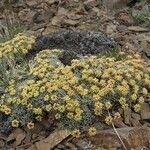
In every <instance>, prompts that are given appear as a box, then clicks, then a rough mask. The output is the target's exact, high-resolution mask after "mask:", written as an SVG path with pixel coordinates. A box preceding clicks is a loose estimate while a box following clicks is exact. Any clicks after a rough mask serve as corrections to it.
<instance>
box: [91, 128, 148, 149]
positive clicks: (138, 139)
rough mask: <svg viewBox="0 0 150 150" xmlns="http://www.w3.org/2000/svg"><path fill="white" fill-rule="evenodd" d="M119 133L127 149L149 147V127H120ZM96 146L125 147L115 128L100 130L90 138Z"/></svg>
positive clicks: (107, 147)
mask: <svg viewBox="0 0 150 150" xmlns="http://www.w3.org/2000/svg"><path fill="white" fill-rule="evenodd" d="M117 132H118V134H119V135H120V137H121V139H122V140H123V142H124V144H125V146H126V148H127V149H130V150H131V149H136V148H139V147H140V148H142V147H143V146H145V147H149V139H150V130H149V129H148V128H132V127H127V128H119V129H117ZM88 139H89V140H90V141H91V142H92V144H94V145H96V148H97V147H98V148H105V149H113V148H116V149H117V148H118V149H123V147H122V145H121V143H120V140H119V138H118V136H117V135H116V133H115V132H114V130H113V129H110V130H103V131H99V132H98V133H97V135H96V136H94V137H89V138H88Z"/></svg>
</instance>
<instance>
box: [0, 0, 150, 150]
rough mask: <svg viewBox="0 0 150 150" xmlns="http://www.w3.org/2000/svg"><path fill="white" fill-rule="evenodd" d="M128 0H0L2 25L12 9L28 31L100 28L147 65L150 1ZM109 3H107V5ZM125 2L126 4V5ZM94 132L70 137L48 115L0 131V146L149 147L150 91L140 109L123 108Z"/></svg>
mask: <svg viewBox="0 0 150 150" xmlns="http://www.w3.org/2000/svg"><path fill="white" fill-rule="evenodd" d="M130 2H131V0H124V1H119V0H111V1H110V0H106V1H100V0H81V1H80V0H18V1H16V2H15V1H14V0H12V1H11V3H12V4H11V5H8V6H7V10H6V6H5V5H4V1H3V0H2V1H1V2H0V9H1V13H0V25H1V26H0V27H1V29H3V28H5V26H3V22H4V20H5V14H6V12H7V13H9V14H10V10H8V8H9V9H11V12H12V11H13V13H14V15H15V16H16V18H18V19H19V20H20V21H21V22H23V24H24V25H25V26H26V28H27V31H26V32H27V33H28V34H31V35H35V36H38V35H44V34H46V33H49V32H55V31H62V30H68V29H69V30H74V31H78V30H79V31H80V30H94V31H102V32H105V33H107V34H109V35H110V36H111V37H113V38H114V39H115V40H116V41H117V42H118V44H119V45H120V49H122V50H124V51H131V50H134V51H139V52H140V53H141V54H142V55H143V57H144V58H145V59H147V61H148V63H149V65H150V60H149V58H150V15H149V12H150V3H149V2H141V3H136V4H134V3H133V6H132V7H131V3H130ZM108 4H109V5H108ZM127 4H129V5H130V7H126V6H127ZM143 16H144V17H145V18H144V19H143ZM96 126H97V127H98V128H99V131H98V134H97V135H96V136H95V137H87V136H86V135H83V136H82V137H81V138H80V139H74V138H72V137H71V136H70V132H69V131H66V130H58V129H55V125H54V124H52V118H51V117H49V118H48V119H44V120H43V121H42V122H41V123H37V124H36V126H35V128H34V129H33V130H28V129H26V130H22V129H16V130H14V131H13V132H12V133H10V134H9V135H3V134H0V150H50V149H55V150H67V149H68V150H69V149H70V150H92V149H94V150H117V149H120V150H122V149H127V150H131V149H133V150H141V149H143V150H144V149H145V150H148V149H149V148H150V94H149V97H147V101H146V102H145V103H144V105H143V108H142V111H141V112H140V113H135V112H133V111H132V110H129V111H127V112H124V116H123V117H122V118H121V119H119V120H118V121H116V122H114V129H116V130H117V131H116V130H114V129H112V127H111V126H106V125H103V124H98V125H96Z"/></svg>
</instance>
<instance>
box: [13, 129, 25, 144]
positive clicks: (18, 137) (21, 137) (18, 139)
mask: <svg viewBox="0 0 150 150" xmlns="http://www.w3.org/2000/svg"><path fill="white" fill-rule="evenodd" d="M14 134H15V138H16V142H15V145H16V146H18V145H20V144H21V142H22V141H23V140H24V139H25V137H26V134H25V132H24V131H23V130H21V129H18V130H16V132H15V133H14Z"/></svg>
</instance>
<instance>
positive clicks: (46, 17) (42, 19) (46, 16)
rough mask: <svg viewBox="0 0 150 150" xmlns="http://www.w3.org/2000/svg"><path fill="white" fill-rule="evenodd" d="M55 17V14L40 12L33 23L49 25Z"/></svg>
mask: <svg viewBox="0 0 150 150" xmlns="http://www.w3.org/2000/svg"><path fill="white" fill-rule="evenodd" d="M53 16H54V14H53V12H50V11H49V12H44V11H43V12H39V13H37V14H36V15H35V16H34V18H33V21H34V22H35V23H42V24H43V23H48V22H49V21H50V19H51V18H52V17H53Z"/></svg>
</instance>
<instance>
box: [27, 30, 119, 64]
mask: <svg viewBox="0 0 150 150" xmlns="http://www.w3.org/2000/svg"><path fill="white" fill-rule="evenodd" d="M116 47H117V46H116V43H115V41H114V40H113V39H111V38H109V37H108V36H107V35H105V34H103V33H101V32H92V31H82V32H74V31H64V32H55V33H50V34H47V35H43V36H40V37H38V38H37V39H36V41H35V43H34V44H33V46H32V49H31V50H30V53H29V54H28V56H27V57H28V58H31V57H32V56H35V54H37V53H38V52H40V51H41V50H44V49H55V48H56V49H62V50H64V52H63V53H62V55H61V56H60V59H61V60H62V62H63V63H64V64H68V63H69V62H70V61H71V60H72V59H74V58H80V57H81V56H84V55H88V54H98V53H101V52H108V51H110V50H112V49H115V48H116Z"/></svg>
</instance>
